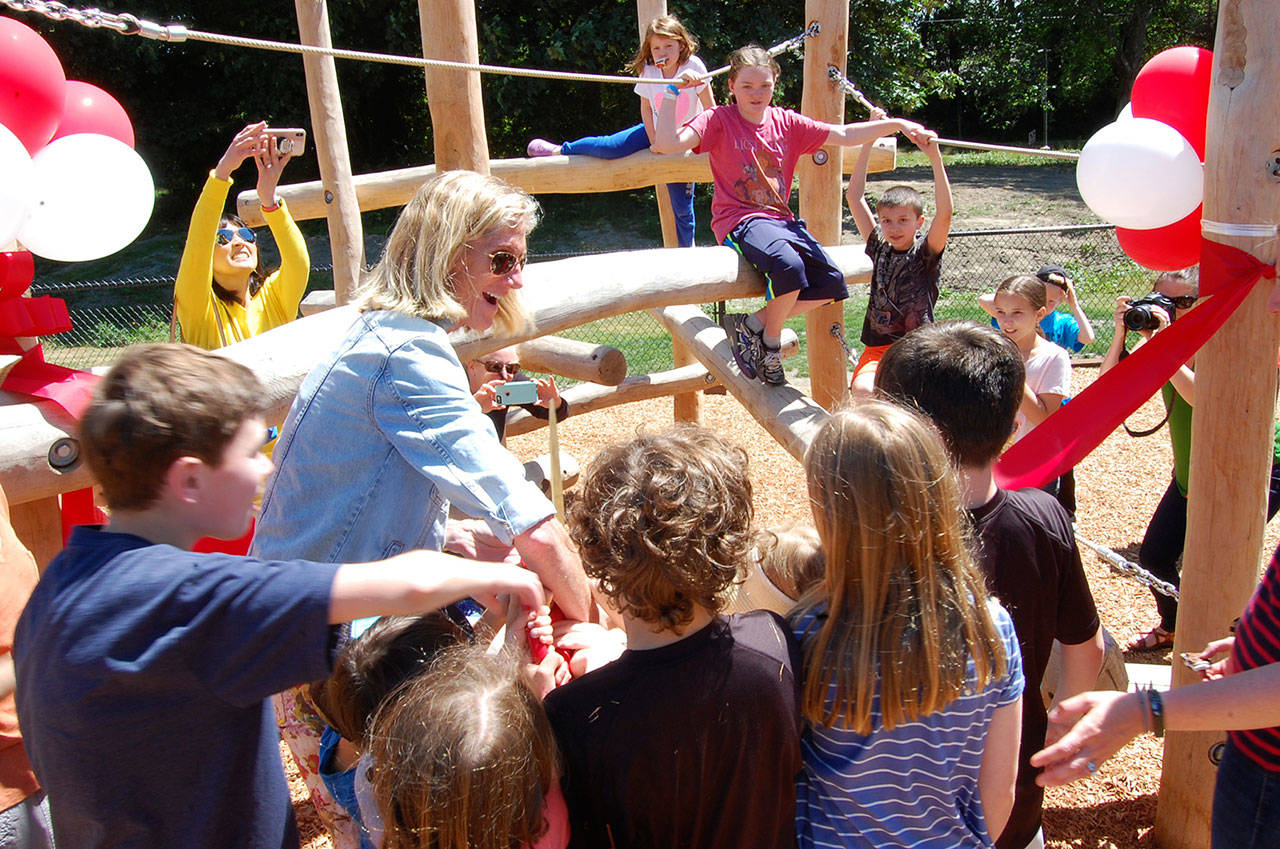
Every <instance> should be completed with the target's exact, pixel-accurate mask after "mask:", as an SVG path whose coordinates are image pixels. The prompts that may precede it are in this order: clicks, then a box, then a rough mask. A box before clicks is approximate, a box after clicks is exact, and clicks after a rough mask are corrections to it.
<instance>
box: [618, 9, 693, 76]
mask: <svg viewBox="0 0 1280 849" xmlns="http://www.w3.org/2000/svg"><path fill="white" fill-rule="evenodd" d="M655 35H661V36H663V37H665V38H672V39H675V40H676V41H678V42H680V61H679V64H680V65H683V64H684V63H685V62H688V61H689V57H690V56H692V55H693V54H695V53H697V52H698V39H696V38H694V36H693V33H691V32H689V30H688V29H687V28H686V27H685V25H684V24H682V23H680V19H679V18H677V17H676V16H675V15H660V16H659V17H656V18H654V19H653V20H651V21H649V25H648V26H647V27H645V28H644V36H643V37H642V38H641V39H640V47H639V48H638V49H637V50H636V55H635V56H633V57H631V61H630V62H628V63H627V64H626V66H625V68H624V70H627V71H630V72H631V73H633V74H635V75H636V76H639V75H640V72H641V71H643V70H644V66H645V65H652V64H653V57H652V56H651V55H649V38H650V37H651V36H655Z"/></svg>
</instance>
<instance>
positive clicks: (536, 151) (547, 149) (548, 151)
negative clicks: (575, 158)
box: [527, 139, 560, 156]
mask: <svg viewBox="0 0 1280 849" xmlns="http://www.w3.org/2000/svg"><path fill="white" fill-rule="evenodd" d="M527 151H528V154H529V155H530V156H559V155H560V145H558V144H552V143H551V142H549V141H547V140H546V139H534V140H533V141H531V142H529V147H528V148H527Z"/></svg>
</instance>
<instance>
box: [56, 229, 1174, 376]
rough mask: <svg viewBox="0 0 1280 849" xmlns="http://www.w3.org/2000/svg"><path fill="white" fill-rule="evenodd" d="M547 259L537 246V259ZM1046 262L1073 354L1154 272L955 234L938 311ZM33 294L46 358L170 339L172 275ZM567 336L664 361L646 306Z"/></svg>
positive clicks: (1094, 238)
mask: <svg viewBox="0 0 1280 849" xmlns="http://www.w3.org/2000/svg"><path fill="white" fill-rule="evenodd" d="M551 258H552V256H550V255H544V256H541V257H535V260H537V259H543V260H546V259H551ZM557 258H558V256H557ZM1050 262H1051V263H1056V264H1058V265H1061V266H1063V267H1064V268H1066V269H1067V271H1068V273H1070V274H1071V277H1072V280H1073V281H1074V283H1075V287H1076V292H1077V296H1078V299H1079V301H1080V306H1081V308H1082V309H1083V310H1084V311H1085V313H1086V315H1087V316H1088V318H1089V320H1090V323H1091V324H1092V326H1093V328H1094V332H1095V334H1096V337H1097V338H1096V341H1094V342H1093V344H1091V345H1088V346H1086V347H1085V349H1084V350H1083V351H1081V352H1080V354H1078V355H1077V356H1080V357H1093V356H1101V355H1102V353H1103V352H1105V351H1106V349H1107V345H1108V344H1109V343H1110V341H1111V336H1112V320H1111V316H1112V312H1113V310H1114V307H1115V299H1116V296H1117V295H1121V294H1128V295H1137V294H1139V293H1142V292H1146V291H1147V290H1148V289H1149V288H1150V281H1151V278H1152V276H1153V275H1152V274H1151V272H1149V271H1146V270H1144V269H1142V268H1140V267H1139V266H1137V265H1135V264H1134V263H1133V262H1132V261H1131V260H1130V259H1129V258H1128V257H1126V256H1125V255H1124V252H1123V251H1122V250H1121V249H1120V246H1119V244H1118V243H1117V242H1116V236H1115V229H1114V228H1113V227H1110V226H1107V225H1098V226H1071V227H1054V228H1035V229H1021V230H980V231H965V232H955V233H952V234H951V238H950V240H949V242H948V246H947V252H946V254H945V256H944V258H943V262H942V285H941V288H942V294H941V297H940V298H939V300H938V306H937V315H938V317H939V318H972V319H977V320H980V321H985V320H987V316H986V315H985V313H983V312H982V310H981V309H980V308H979V306H978V301H977V296H978V295H979V294H981V293H983V292H990V291H992V290H993V289H994V288H995V286H996V284H997V283H998V282H999V281H1000V280H1002V279H1004V278H1005V277H1008V276H1010V275H1012V274H1020V273H1034V272H1035V271H1036V269H1038V268H1039V267H1040V266H1041V265H1043V264H1045V263H1050ZM329 270H330V267H328V266H326V267H324V268H317V269H314V271H315V272H318V273H324V272H327V271H329ZM32 294H35V295H53V296H55V297H60V298H63V299H65V300H66V301H67V305H68V307H69V309H70V313H71V321H72V325H73V327H72V329H71V330H70V331H68V332H66V333H61V334H58V335H56V336H50V337H47V338H46V339H45V340H44V346H45V355H46V357H47V358H48V359H49V360H50V361H51V362H56V363H59V364H61V365H66V366H71V367H75V368H91V367H93V366H101V365H107V364H109V363H110V362H112V361H113V359H114V358H115V356H116V354H117V353H118V352H119V350H120V349H121V348H122V347H125V346H127V345H130V344H133V343H136V342H160V341H165V340H167V339H168V338H169V323H170V316H171V314H172V306H173V300H172V299H173V278H172V277H138V278H129V279H121V280H104V281H88V282H80V283H65V284H53V285H49V284H40V283H37V284H35V285H34V286H33V287H32ZM866 304H867V297H866V287H865V286H855V287H854V288H853V291H852V293H851V295H850V298H849V300H848V301H846V302H845V325H846V327H847V328H848V331H847V334H848V338H849V341H850V343H851V344H853V345H854V346H855V347H856V348H860V347H861V346H860V345H859V344H858V333H859V330H860V328H861V327H862V316H863V312H864V311H865V310H866ZM758 305H759V299H748V300H743V301H736V302H731V303H730V304H729V305H728V309H730V310H738V311H742V310H751V309H755V308H756V307H757V306H758ZM707 309H708V311H710V310H711V307H710V306H708V307H707ZM1060 309H1066V306H1065V305H1064V306H1062V307H1060ZM793 326H794V329H795V330H796V332H797V333H798V334H799V335H800V339H801V354H802V355H801V356H798V357H795V358H793V359H792V360H791V361H790V362H789V363H788V369H789V370H794V371H795V373H797V374H800V375H804V374H806V373H807V366H806V364H805V360H804V357H803V353H804V323H803V321H802V320H799V319H797V320H794V321H793ZM565 335H567V336H572V337H573V338H576V339H582V340H585V341H589V342H594V343H597V344H607V345H613V346H615V347H617V348H620V349H621V350H622V351H623V352H624V353H625V354H626V355H627V362H628V373H630V374H647V373H650V372H654V371H661V370H663V369H668V368H671V340H670V337H669V336H668V335H667V333H666V331H665V330H663V328H662V327H661V326H660V325H659V324H658V323H657V322H656V321H654V320H653V319H652V318H650V317H649V315H648V314H646V313H643V312H641V313H630V314H627V315H619V316H612V317H610V318H606V319H601V320H600V321H595V322H592V323H590V324H586V325H583V326H581V327H577V328H573V329H572V330H569V331H567V332H566V334H565Z"/></svg>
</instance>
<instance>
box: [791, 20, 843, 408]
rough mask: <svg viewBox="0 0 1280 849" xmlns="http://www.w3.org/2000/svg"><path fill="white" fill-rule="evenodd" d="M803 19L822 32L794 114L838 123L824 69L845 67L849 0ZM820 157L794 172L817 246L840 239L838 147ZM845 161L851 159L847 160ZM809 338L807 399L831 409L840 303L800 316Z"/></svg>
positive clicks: (838, 102)
mask: <svg viewBox="0 0 1280 849" xmlns="http://www.w3.org/2000/svg"><path fill="white" fill-rule="evenodd" d="M804 16H805V20H806V21H821V22H822V31H821V32H820V33H818V35H817V36H815V37H813V38H810V39H807V40H806V41H805V45H804V92H803V96H802V98H801V105H800V111H801V112H803V113H804V114H805V115H808V116H809V117H810V118H815V119H817V120H819V121H825V122H827V123H828V124H843V123H844V101H845V96H844V92H843V91H842V90H841V89H840V87H839V86H837V85H836V84H835V83H833V82H832V81H831V78H830V76H829V75H828V73H827V69H828V68H831V67H836V68H840V69H841V70H844V69H845V65H846V64H847V62H846V59H845V57H846V55H847V54H848V51H849V0H805V4H804ZM822 152H823V153H825V154H826V156H825V157H816V156H806V157H803V158H802V159H801V160H800V163H799V167H798V168H797V169H796V172H797V174H798V175H799V177H800V217H801V218H803V219H804V220H805V222H806V223H807V225H808V228H809V232H810V233H812V234H813V235H814V237H815V238H817V240H818V241H819V242H822V243H823V244H835V243H837V242H839V241H840V223H841V218H842V216H841V213H842V209H841V207H842V205H843V203H844V197H843V196H842V195H841V185H840V176H841V173H842V171H843V170H844V169H843V162H844V149H843V148H842V147H840V146H839V145H828V146H827V147H825V148H823V149H822ZM849 159H850V160H856V159H857V157H855V156H850V157H849ZM804 320H805V331H806V336H807V338H808V340H809V380H810V383H811V386H812V392H813V399H814V400H815V401H817V402H818V403H819V404H821V405H822V406H823V407H826V408H827V409H828V410H834V409H835V407H836V405H837V404H839V403H840V401H841V399H842V398H843V397H844V393H845V389H846V388H847V387H848V376H847V374H846V373H845V355H844V349H843V348H841V347H840V342H839V341H838V340H837V339H836V338H835V336H833V335H832V333H831V332H830V330H831V326H832V325H833V324H838V325H840V327H841V328H842V329H843V327H844V304H842V303H834V304H826V305H824V306H821V307H817V308H816V309H813V310H811V311H810V312H808V313H806V314H805V317H804Z"/></svg>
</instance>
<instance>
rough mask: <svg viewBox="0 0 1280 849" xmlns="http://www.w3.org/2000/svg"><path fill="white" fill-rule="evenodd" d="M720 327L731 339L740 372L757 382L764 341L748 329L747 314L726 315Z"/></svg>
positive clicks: (734, 359)
mask: <svg viewBox="0 0 1280 849" xmlns="http://www.w3.org/2000/svg"><path fill="white" fill-rule="evenodd" d="M720 326H721V327H723V328H724V332H725V335H726V336H728V337H729V347H730V349H731V350H732V351H733V361H734V362H735V363H737V365H738V370H739V371H740V372H742V373H743V374H744V375H745V376H746V377H748V378H750V379H751V380H755V378H756V375H757V374H758V373H759V368H758V364H759V362H760V359H761V357H762V355H763V353H764V350H763V349H764V339H763V338H762V337H761V336H760V334H758V333H755V332H753V331H752V330H751V328H749V327H747V316H746V314H745V313H740V312H731V313H725V316H724V320H723V321H721V322H720Z"/></svg>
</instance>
